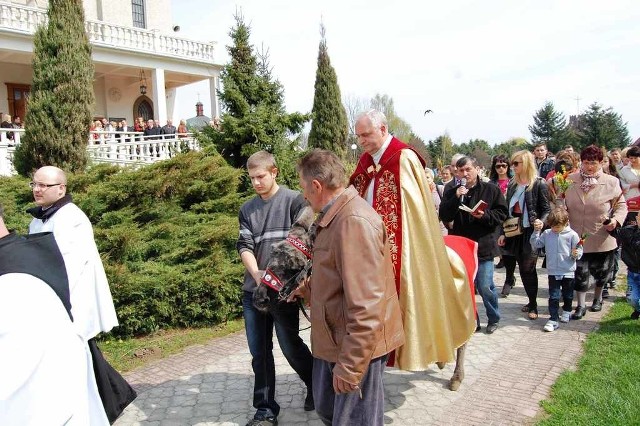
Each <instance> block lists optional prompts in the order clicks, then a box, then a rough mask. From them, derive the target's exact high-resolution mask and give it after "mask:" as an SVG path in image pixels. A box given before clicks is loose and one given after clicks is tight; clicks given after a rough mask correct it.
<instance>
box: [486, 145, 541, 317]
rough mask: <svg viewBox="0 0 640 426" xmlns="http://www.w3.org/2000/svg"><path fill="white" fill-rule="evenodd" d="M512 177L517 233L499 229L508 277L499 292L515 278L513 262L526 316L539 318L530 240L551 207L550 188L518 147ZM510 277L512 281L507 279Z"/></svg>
mask: <svg viewBox="0 0 640 426" xmlns="http://www.w3.org/2000/svg"><path fill="white" fill-rule="evenodd" d="M511 167H512V169H513V173H514V176H513V179H512V180H511V182H510V183H509V186H508V187H507V206H508V207H509V217H510V218H518V225H519V228H520V230H521V232H520V234H519V235H513V236H511V237H508V238H507V237H505V235H504V230H501V232H500V236H499V237H498V245H499V246H501V247H504V254H503V256H502V260H503V262H504V266H505V268H506V272H507V279H506V281H505V284H504V287H503V288H502V294H503V295H504V296H506V295H508V294H509V292H510V291H511V287H513V283H514V282H515V277H514V271H515V267H516V263H517V264H518V267H519V268H520V279H522V284H523V285H524V289H525V292H526V293H527V297H528V298H529V303H527V304H526V305H524V306H523V307H522V311H523V312H527V314H528V317H529V319H532V320H534V319H537V318H538V302H537V297H538V274H537V272H536V262H537V260H538V254H537V252H535V251H533V249H532V247H531V244H530V243H529V240H530V238H531V235H532V234H533V232H534V226H535V225H536V224H539V225H540V224H544V222H545V220H546V219H547V216H548V215H549V212H550V211H551V208H550V207H549V190H548V188H547V183H546V182H545V180H544V179H542V178H540V177H538V168H537V167H536V161H535V158H534V157H533V154H531V153H530V152H529V151H518V152H515V153H514V154H512V155H511ZM509 280H511V281H509Z"/></svg>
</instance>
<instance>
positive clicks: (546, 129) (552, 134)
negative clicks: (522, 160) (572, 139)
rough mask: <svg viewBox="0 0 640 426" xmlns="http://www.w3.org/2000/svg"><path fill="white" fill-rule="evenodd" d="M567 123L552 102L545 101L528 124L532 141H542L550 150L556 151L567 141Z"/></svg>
mask: <svg viewBox="0 0 640 426" xmlns="http://www.w3.org/2000/svg"><path fill="white" fill-rule="evenodd" d="M566 128H567V123H566V120H565V118H564V114H562V113H561V112H559V111H556V110H555V108H554V106H553V103H551V102H546V103H545V104H544V106H543V107H542V108H541V109H539V110H538V111H536V113H535V115H534V116H533V125H531V126H529V131H530V132H531V136H532V139H531V140H532V142H533V143H539V142H544V143H545V144H546V145H547V148H549V150H550V151H551V152H557V151H559V150H560V149H562V147H563V146H564V145H565V144H566V142H567V130H566Z"/></svg>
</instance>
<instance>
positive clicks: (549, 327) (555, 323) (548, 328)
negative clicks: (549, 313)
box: [543, 320, 560, 331]
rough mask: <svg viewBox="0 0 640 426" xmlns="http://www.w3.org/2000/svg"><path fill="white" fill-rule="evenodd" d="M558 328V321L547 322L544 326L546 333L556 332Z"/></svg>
mask: <svg viewBox="0 0 640 426" xmlns="http://www.w3.org/2000/svg"><path fill="white" fill-rule="evenodd" d="M558 327H560V324H558V321H551V320H549V321H547V323H546V324H545V325H544V328H543V330H544V331H555V330H557V329H558Z"/></svg>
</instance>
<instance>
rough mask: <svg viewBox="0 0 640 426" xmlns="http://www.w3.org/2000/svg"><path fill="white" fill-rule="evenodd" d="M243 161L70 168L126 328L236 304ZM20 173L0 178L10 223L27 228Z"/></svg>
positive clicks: (195, 317) (223, 310)
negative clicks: (74, 170) (236, 163)
mask: <svg viewBox="0 0 640 426" xmlns="http://www.w3.org/2000/svg"><path fill="white" fill-rule="evenodd" d="M241 174H242V171H241V170H238V169H234V168H233V167H230V166H228V165H227V163H226V162H225V161H224V159H222V157H220V156H219V155H217V154H205V153H198V152H189V153H186V154H183V155H178V156H176V157H175V158H173V159H171V160H167V161H163V162H159V163H155V164H153V165H150V166H146V167H144V168H141V169H139V170H131V169H122V168H120V167H117V166H108V165H98V166H94V167H91V168H90V169H89V170H88V171H87V172H86V173H78V174H69V183H68V188H69V192H70V193H71V195H72V197H73V200H74V202H75V203H76V204H77V205H78V206H79V207H80V208H81V209H82V210H83V211H84V212H85V213H86V214H87V216H88V217H89V219H90V220H91V222H92V223H93V225H94V233H95V238H96V242H97V244H98V250H99V251H100V254H101V256H102V259H103V263H104V265H105V270H106V272H107V277H108V279H109V284H110V287H111V293H112V295H113V300H114V304H115V306H116V310H117V312H118V318H119V321H120V326H119V327H116V328H115V329H114V330H113V331H112V334H113V335H114V336H116V337H130V336H137V335H143V334H147V333H150V332H153V331H156V330H159V329H166V328H173V327H199V326H211V325H215V324H219V323H221V322H224V321H226V320H228V319H232V318H237V317H239V316H240V314H241V311H242V310H241V306H240V298H241V287H242V277H243V271H244V268H243V266H242V263H241V262H240V260H239V257H238V255H237V252H236V249H235V242H236V239H237V235H238V220H237V214H238V210H239V208H240V205H241V204H242V202H243V201H245V199H246V196H249V195H251V194H247V195H246V196H245V194H242V193H239V192H238V188H239V185H240V176H241ZM27 183H28V179H24V178H21V177H17V176H16V177H11V178H0V191H1V193H2V200H1V201H2V203H3V204H4V205H5V211H6V217H7V221H8V224H9V225H10V226H12V227H13V228H14V229H16V230H17V231H18V232H20V233H26V232H27V225H28V223H29V221H30V219H31V218H30V217H29V216H28V214H26V213H25V212H24V211H25V209H26V208H27V207H30V206H33V205H34V204H33V199H32V197H31V192H30V190H29V187H28V186H27Z"/></svg>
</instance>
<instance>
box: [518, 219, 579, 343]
mask: <svg viewBox="0 0 640 426" xmlns="http://www.w3.org/2000/svg"><path fill="white" fill-rule="evenodd" d="M547 225H549V227H550V228H551V229H547V230H545V231H544V232H542V233H541V232H540V231H541V230H542V227H543V225H542V224H541V223H536V224H534V230H535V232H534V233H533V234H532V235H531V240H530V241H531V246H532V247H533V248H534V250H535V249H541V248H544V249H545V250H546V252H547V273H548V274H549V314H550V315H551V318H550V319H549V321H547V323H546V324H545V325H544V331H554V330H557V329H558V327H559V326H560V324H559V323H558V320H559V321H560V322H569V318H570V317H571V304H572V302H573V280H574V277H575V270H576V260H577V259H580V258H581V257H582V243H581V241H580V236H578V234H577V233H576V232H575V231H573V230H572V229H571V228H569V213H567V210H565V209H564V208H562V207H557V208H555V209H553V210H552V211H551V213H549V216H548V217H547ZM561 291H562V300H563V302H564V304H563V306H562V316H559V315H558V314H559V312H558V311H559V307H560V293H561Z"/></svg>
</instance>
